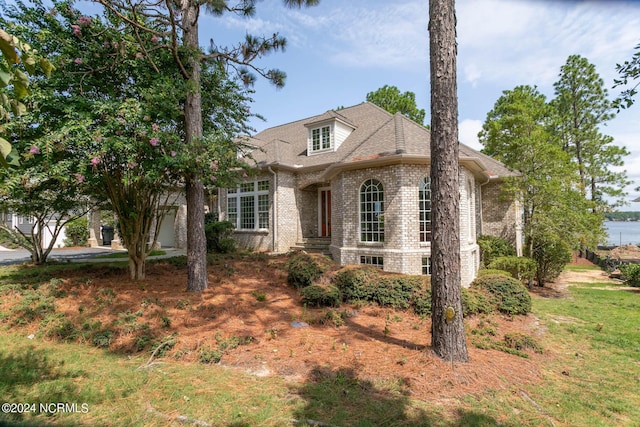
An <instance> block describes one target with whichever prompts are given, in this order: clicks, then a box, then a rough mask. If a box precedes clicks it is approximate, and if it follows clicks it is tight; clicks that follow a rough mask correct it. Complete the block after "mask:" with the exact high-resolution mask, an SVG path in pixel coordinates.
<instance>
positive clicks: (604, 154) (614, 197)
mask: <svg viewBox="0 0 640 427" xmlns="http://www.w3.org/2000/svg"><path fill="white" fill-rule="evenodd" d="M559 77H560V79H559V80H558V81H557V82H556V83H554V88H555V95H556V97H555V99H553V100H552V101H551V105H552V106H553V108H554V113H555V133H556V134H557V136H558V137H559V138H560V140H561V141H562V147H563V149H564V150H565V151H566V152H568V153H569V154H570V155H571V157H572V159H573V161H574V162H575V163H576V164H577V168H578V173H579V174H580V189H581V192H582V194H583V195H584V196H585V197H587V198H588V199H589V200H591V201H592V202H593V209H594V211H599V212H603V211H608V210H610V209H612V208H615V207H617V206H621V205H622V204H624V196H625V195H626V194H625V192H624V187H625V186H626V185H628V184H629V183H630V182H629V181H628V179H627V177H626V172H625V171H622V172H616V171H614V170H613V169H612V167H620V166H623V165H624V157H625V156H627V155H628V154H629V152H628V151H627V149H626V148H624V147H620V146H617V145H615V144H613V142H614V140H613V138H612V137H611V136H608V135H604V134H602V133H601V132H600V127H601V126H602V125H604V124H606V122H608V121H609V120H611V119H612V118H613V117H614V114H613V106H612V102H611V101H609V99H608V92H607V89H606V88H605V86H604V80H602V78H601V77H600V75H599V74H598V73H597V71H596V68H595V66H594V65H593V64H591V63H589V61H588V60H587V59H586V58H584V57H582V56H580V55H571V56H569V58H568V59H567V62H566V63H565V64H564V65H563V66H562V67H561V68H560V76H559Z"/></svg>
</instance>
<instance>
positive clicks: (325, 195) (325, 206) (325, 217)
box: [318, 190, 331, 237]
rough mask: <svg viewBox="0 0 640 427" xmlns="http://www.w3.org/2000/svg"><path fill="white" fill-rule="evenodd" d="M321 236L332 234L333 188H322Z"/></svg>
mask: <svg viewBox="0 0 640 427" xmlns="http://www.w3.org/2000/svg"><path fill="white" fill-rule="evenodd" d="M319 197H320V203H319V204H318V205H319V208H320V212H319V213H318V218H319V219H320V237H329V236H331V190H320V194H319Z"/></svg>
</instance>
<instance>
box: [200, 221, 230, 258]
mask: <svg viewBox="0 0 640 427" xmlns="http://www.w3.org/2000/svg"><path fill="white" fill-rule="evenodd" d="M234 229H235V227H234V225H233V223H232V222H231V221H214V222H210V223H208V224H205V226H204V232H205V235H206V236H207V250H208V251H213V252H217V253H221V254H226V253H229V252H233V251H235V249H236V241H235V239H233V237H231V236H232V235H233V231H234Z"/></svg>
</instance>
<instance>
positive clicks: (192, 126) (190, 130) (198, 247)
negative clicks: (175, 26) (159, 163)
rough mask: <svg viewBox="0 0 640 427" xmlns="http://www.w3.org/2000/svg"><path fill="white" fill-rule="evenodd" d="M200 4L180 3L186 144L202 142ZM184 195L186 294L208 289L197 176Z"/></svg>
mask: <svg viewBox="0 0 640 427" xmlns="http://www.w3.org/2000/svg"><path fill="white" fill-rule="evenodd" d="M199 8H200V6H199V4H198V2H196V1H195V0H182V16H183V23H184V28H183V31H184V46H185V47H186V48H187V50H188V51H189V52H190V53H191V55H192V56H191V57H190V58H189V60H188V64H189V72H190V77H189V81H188V85H187V87H188V92H187V97H186V101H185V106H184V120H185V137H186V141H185V143H186V144H187V145H191V144H192V142H194V141H197V140H199V139H200V138H202V132H203V131H202V98H201V93H200V90H201V87H202V85H201V81H200V54H199V52H200V41H199V38H198V14H199ZM186 193H187V290H188V291H189V292H199V291H203V290H205V289H207V287H208V276H207V241H206V237H205V234H204V204H205V198H204V186H203V184H202V182H201V181H200V179H199V177H198V176H197V175H196V174H191V175H189V176H187V177H186Z"/></svg>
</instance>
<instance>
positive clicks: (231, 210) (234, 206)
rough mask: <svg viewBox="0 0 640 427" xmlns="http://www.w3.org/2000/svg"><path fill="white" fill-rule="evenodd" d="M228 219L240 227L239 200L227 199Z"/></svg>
mask: <svg viewBox="0 0 640 427" xmlns="http://www.w3.org/2000/svg"><path fill="white" fill-rule="evenodd" d="M227 219H228V220H229V221H231V222H232V223H233V225H234V226H235V227H238V198H237V197H229V198H228V199H227Z"/></svg>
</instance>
